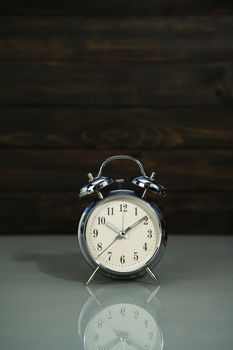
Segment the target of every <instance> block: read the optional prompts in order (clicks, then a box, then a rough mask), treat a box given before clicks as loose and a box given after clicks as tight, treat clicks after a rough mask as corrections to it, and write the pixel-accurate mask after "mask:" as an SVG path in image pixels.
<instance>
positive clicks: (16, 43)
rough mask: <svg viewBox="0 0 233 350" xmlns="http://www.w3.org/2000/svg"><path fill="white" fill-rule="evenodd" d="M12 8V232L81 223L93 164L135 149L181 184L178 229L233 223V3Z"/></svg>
mask: <svg viewBox="0 0 233 350" xmlns="http://www.w3.org/2000/svg"><path fill="white" fill-rule="evenodd" d="M0 17H1V18H0V66H1V72H0V73H1V74H0V148H1V149H0V202H1V203H0V206H1V207H0V209H1V210H0V232H1V233H7V234H8V233H9V234H10V233H12V234H16V233H28V234H33V233H41V232H42V233H65V234H66V233H72V234H73V233H74V232H75V230H76V227H77V221H78V218H79V215H80V213H81V211H82V209H83V207H84V206H85V204H86V202H85V201H79V200H78V191H79V188H80V186H81V184H83V183H85V182H86V173H87V172H88V171H90V170H91V171H92V172H93V173H94V174H96V172H97V170H98V167H99V165H100V163H101V162H102V161H103V160H104V159H105V158H106V157H107V156H110V155H114V154H119V153H124V154H131V155H133V156H135V157H138V158H139V159H140V160H141V161H142V163H143V164H144V166H145V169H146V171H147V172H148V173H150V172H151V171H152V170H156V171H157V179H158V181H160V182H161V183H164V184H165V186H166V187H167V189H168V196H167V197H166V198H165V199H161V200H159V201H158V204H159V206H160V207H161V208H162V210H163V212H164V214H165V217H166V219H167V223H168V232H169V234H218V235H219V234H231V232H232V224H233V222H232V207H233V204H232V190H233V183H232V173H231V171H232V124H233V121H232V112H233V65H232V62H233V9H232V5H229V1H213V0H211V1H193V0H190V1H184V0H176V1H173V0H167V1H154V0H153V1H143V2H142V1H138V0H134V1H131V0H130V1H122V0H118V1H102V0H99V1H91V0H85V1H66V2H65V3H64V2H59V1H56V2H55V1H52V2H51V1H50V2H48V1H40V2H38V4H36V5H35V4H34V3H33V2H31V1H14V0H11V1H9V2H6V1H5V2H3V3H2V4H1V5H0ZM119 166H120V164H119V163H118V164H114V166H113V172H114V171H117V169H119ZM118 175H119V176H120V177H122V176H123V175H125V176H126V177H127V176H133V175H136V168H135V167H133V166H132V165H130V164H129V166H124V174H123V172H120V173H119V174H118Z"/></svg>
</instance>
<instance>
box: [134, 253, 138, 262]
mask: <svg viewBox="0 0 233 350" xmlns="http://www.w3.org/2000/svg"><path fill="white" fill-rule="evenodd" d="M133 259H134V260H135V261H137V260H138V252H134V255H133Z"/></svg>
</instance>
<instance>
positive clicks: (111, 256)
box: [78, 155, 167, 284]
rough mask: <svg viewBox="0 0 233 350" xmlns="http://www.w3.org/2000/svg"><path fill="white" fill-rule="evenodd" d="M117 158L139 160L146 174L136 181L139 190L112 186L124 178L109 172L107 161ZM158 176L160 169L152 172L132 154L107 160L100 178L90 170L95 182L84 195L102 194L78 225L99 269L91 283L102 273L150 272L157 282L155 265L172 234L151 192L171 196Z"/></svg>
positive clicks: (116, 275) (87, 255) (86, 187)
mask: <svg viewBox="0 0 233 350" xmlns="http://www.w3.org/2000/svg"><path fill="white" fill-rule="evenodd" d="M114 160H128V161H133V162H135V163H136V164H137V166H138V168H139V170H140V174H139V175H138V176H136V177H134V178H133V179H132V180H131V182H132V184H133V185H134V187H135V190H131V189H123V188H118V189H112V188H113V187H114V185H119V184H120V185H121V184H122V183H123V182H124V179H114V178H112V177H108V176H104V175H103V170H104V168H105V166H106V164H107V163H109V162H112V161H114ZM154 176H155V173H154V172H153V173H152V175H151V176H147V175H146V173H145V170H144V168H143V166H142V164H141V163H140V161H139V160H138V159H136V158H134V157H131V156H128V155H116V156H113V157H110V158H107V159H106V160H105V161H104V162H103V163H102V164H101V166H100V169H99V172H98V174H97V176H96V177H93V176H92V174H91V173H89V174H88V178H89V182H88V183H87V184H85V185H84V186H83V187H82V188H81V190H80V193H79V197H80V198H82V197H84V196H89V195H95V197H96V198H95V199H94V200H93V201H92V202H91V203H90V204H89V205H88V206H87V207H86V209H85V210H84V212H83V214H82V216H81V218H80V222H79V225H78V242H79V246H80V250H81V252H82V254H83V256H84V258H85V260H86V261H87V263H88V264H89V265H90V266H91V267H92V268H93V270H94V272H93V273H92V274H91V276H90V278H89V279H88V281H87V283H86V284H89V283H90V282H91V280H92V279H93V278H94V276H95V275H96V273H97V272H100V273H101V274H102V275H105V276H107V277H110V278H114V279H131V278H136V277H139V276H142V275H143V274H145V273H148V274H149V275H150V276H151V278H153V279H154V280H155V281H157V278H156V276H155V274H154V273H153V272H152V268H153V267H154V266H155V265H156V264H157V263H158V262H159V260H160V259H161V257H162V255H163V253H164V250H165V247H166V243H167V235H166V231H165V222H164V218H163V215H162V213H161V211H160V210H159V208H158V207H157V206H156V204H155V203H154V202H153V201H152V200H151V199H150V198H148V196H147V194H148V193H151V194H157V195H165V194H166V189H165V187H164V186H163V185H161V184H158V183H156V182H155V180H154ZM108 187H109V189H108ZM120 187H121V186H120ZM106 190H108V191H106ZM103 191H104V195H103Z"/></svg>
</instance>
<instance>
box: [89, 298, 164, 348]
mask: <svg viewBox="0 0 233 350" xmlns="http://www.w3.org/2000/svg"><path fill="white" fill-rule="evenodd" d="M84 339H85V349H93V350H99V349H101V350H102V349H103V350H107V349H108V350H110V349H111V350H122V349H123V350H124V349H125V350H128V349H136V350H152V349H157V350H159V349H162V345H163V339H162V335H161V331H160V328H159V327H158V324H157V323H156V321H155V319H154V318H153V317H152V316H151V314H150V313H149V312H148V311H146V310H145V309H143V308H142V307H140V306H137V305H134V304H130V303H121V304H114V305H111V306H108V307H106V308H105V309H103V310H102V311H100V312H99V313H98V314H97V315H95V316H94V317H93V318H92V319H91V320H90V321H89V323H88V325H87V328H86V331H85V335H84Z"/></svg>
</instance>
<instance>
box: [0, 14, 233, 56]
mask: <svg viewBox="0 0 233 350" xmlns="http://www.w3.org/2000/svg"><path fill="white" fill-rule="evenodd" d="M232 35H233V16H228V17H226V16H213V17H182V18H181V17H154V18H149V19H148V18H132V19H130V18H127V20H126V19H123V18H116V17H114V18H102V19H101V20H99V19H96V18H83V17H78V18H70V17H65V16H62V17H59V18H58V17H49V18H46V17H44V18H43V17H33V18H25V17H18V18H17V17H16V18H15V17H12V18H11V17H8V18H1V21H0V60H5V61H7V62H9V61H12V62H14V61H26V62H28V61H30V62H31V61H36V62H38V61H40V62H47V61H53V62H58V61H59V62H84V63H87V62H95V63H96V62H108V63H113V62H115V63H125V62H148V63H150V62H181V61H183V62H186V61H188V62H207V61H211V62H213V61H215V62H216V61H232V59H233V40H232Z"/></svg>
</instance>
